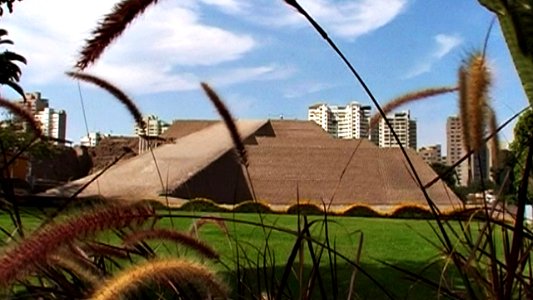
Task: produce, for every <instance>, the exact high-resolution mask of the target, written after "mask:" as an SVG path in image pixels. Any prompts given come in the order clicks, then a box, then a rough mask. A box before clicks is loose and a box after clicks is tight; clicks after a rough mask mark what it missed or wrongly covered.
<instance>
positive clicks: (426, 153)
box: [418, 144, 443, 165]
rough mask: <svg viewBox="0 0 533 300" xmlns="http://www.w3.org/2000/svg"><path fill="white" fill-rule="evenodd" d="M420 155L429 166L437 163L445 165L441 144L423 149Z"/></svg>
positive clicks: (419, 150)
mask: <svg viewBox="0 0 533 300" xmlns="http://www.w3.org/2000/svg"><path fill="white" fill-rule="evenodd" d="M418 154H419V155H420V156H421V157H422V159H423V160H424V161H425V162H426V163H428V164H429V165H431V164H435V163H439V164H440V163H443V161H442V152H441V146H440V145H439V144H437V145H431V146H425V147H422V148H420V149H418Z"/></svg>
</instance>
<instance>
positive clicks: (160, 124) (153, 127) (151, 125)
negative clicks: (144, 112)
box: [135, 115, 170, 136]
mask: <svg viewBox="0 0 533 300" xmlns="http://www.w3.org/2000/svg"><path fill="white" fill-rule="evenodd" d="M143 121H144V125H145V129H144V132H143V130H142V129H141V128H139V126H137V124H135V134H137V135H146V136H159V135H161V134H162V133H163V132H165V131H166V130H167V129H168V127H169V126H170V125H169V124H168V123H166V122H164V121H162V120H161V119H159V117H158V116H156V115H148V116H146V117H144V118H143Z"/></svg>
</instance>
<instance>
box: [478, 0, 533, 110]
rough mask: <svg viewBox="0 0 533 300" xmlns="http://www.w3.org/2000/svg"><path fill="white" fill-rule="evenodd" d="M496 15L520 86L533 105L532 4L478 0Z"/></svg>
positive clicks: (518, 1) (526, 1)
mask: <svg viewBox="0 0 533 300" xmlns="http://www.w3.org/2000/svg"><path fill="white" fill-rule="evenodd" d="M479 3H481V4H482V5H483V6H485V7H486V8H487V9H489V10H491V11H492V12H494V13H495V14H496V15H497V16H498V20H499V21H500V27H501V29H502V31H503V35H504V36H505V40H506V42H507V47H508V48H509V51H510V52H511V55H512V57H513V61H514V64H515V67H516V69H517V71H518V75H519V76H520V80H521V81H522V86H523V87H524V91H525V92H526V95H527V97H528V98H529V103H530V104H532V105H533V5H532V4H531V1H530V0H512V1H511V0H479Z"/></svg>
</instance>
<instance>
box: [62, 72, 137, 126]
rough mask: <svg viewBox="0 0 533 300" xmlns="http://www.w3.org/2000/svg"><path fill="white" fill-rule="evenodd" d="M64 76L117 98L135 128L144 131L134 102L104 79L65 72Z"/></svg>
mask: <svg viewBox="0 0 533 300" xmlns="http://www.w3.org/2000/svg"><path fill="white" fill-rule="evenodd" d="M66 74H67V75H68V76H70V77H72V78H75V79H79V80H82V81H86V82H89V83H92V84H94V85H96V86H99V87H101V88H102V89H104V90H106V91H108V92H109V93H110V94H111V95H113V96H114V97H115V98H117V100H118V101H120V102H121V103H122V104H124V106H126V108H127V109H128V111H129V112H130V114H131V115H132V116H133V118H134V119H135V122H136V123H137V126H139V128H142V129H143V130H144V128H145V124H144V121H143V117H142V114H141V111H140V110H139V108H138V107H137V105H135V102H133V100H132V99H131V98H130V97H128V95H126V93H124V92H123V91H122V90H120V89H119V88H118V87H116V86H115V85H113V84H111V83H110V82H109V81H107V80H105V79H102V78H100V77H97V76H94V75H91V74H88V73H82V72H67V73H66Z"/></svg>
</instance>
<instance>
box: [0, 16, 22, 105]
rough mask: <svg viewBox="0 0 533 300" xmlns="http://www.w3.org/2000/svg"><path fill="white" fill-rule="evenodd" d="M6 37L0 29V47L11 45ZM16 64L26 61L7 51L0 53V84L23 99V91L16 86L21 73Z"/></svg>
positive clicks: (4, 31) (4, 32)
mask: <svg viewBox="0 0 533 300" xmlns="http://www.w3.org/2000/svg"><path fill="white" fill-rule="evenodd" d="M0 12H1V7H0ZM6 35H7V31H6V30H4V29H1V28H0V45H2V44H13V42H12V41H11V40H6V39H3V37H4V36H6ZM17 63H23V64H25V63H26V59H25V58H24V57H23V56H22V55H19V54H17V53H15V52H11V51H8V50H5V51H4V52H2V53H0V84H3V85H7V86H9V87H10V88H12V89H13V90H15V91H16V92H17V93H19V94H20V95H21V96H22V97H24V90H23V89H22V87H21V86H20V85H18V82H19V80H20V75H21V73H22V71H21V70H20V67H19V66H18V65H17Z"/></svg>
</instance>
